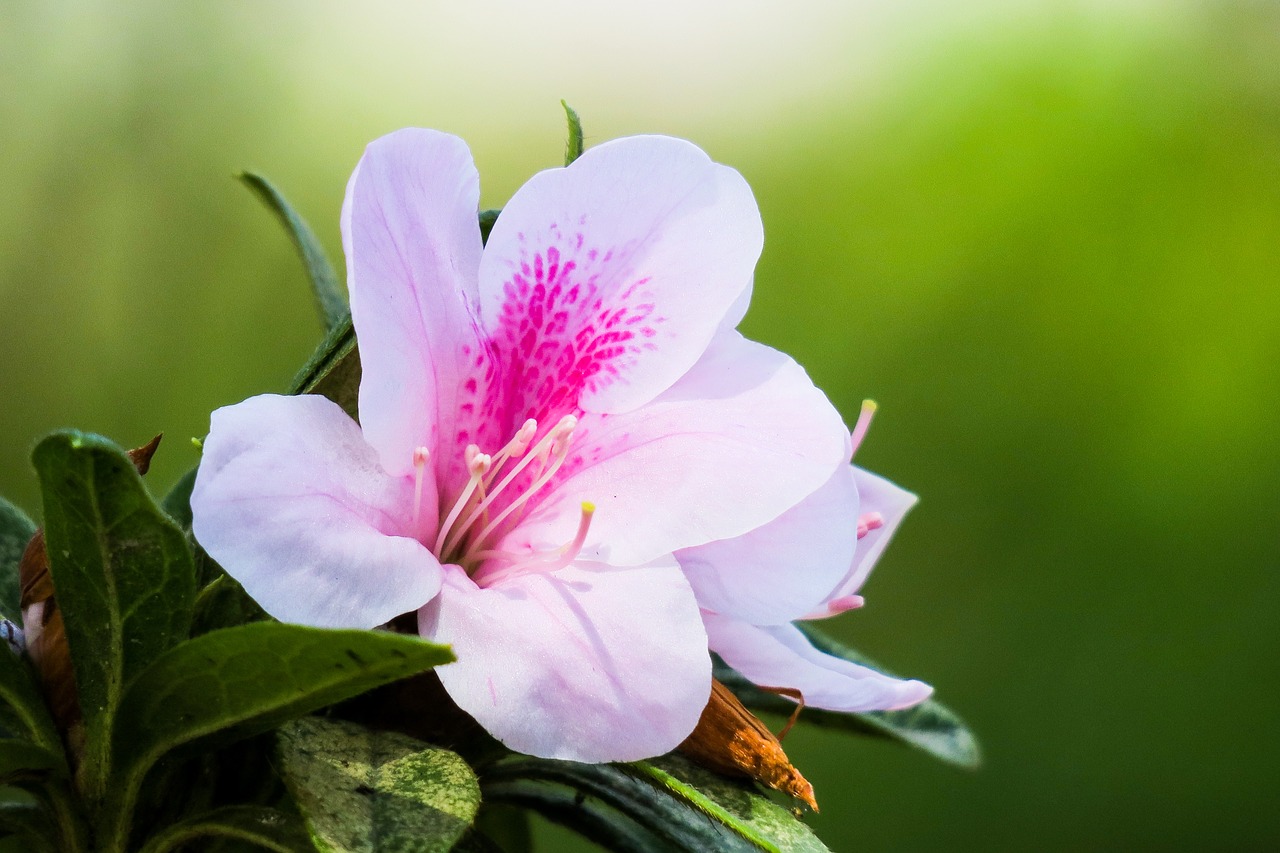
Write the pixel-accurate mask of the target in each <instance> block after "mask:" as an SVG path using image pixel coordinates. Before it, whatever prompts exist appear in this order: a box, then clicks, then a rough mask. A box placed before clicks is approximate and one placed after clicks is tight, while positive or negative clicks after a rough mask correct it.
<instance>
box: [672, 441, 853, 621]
mask: <svg viewBox="0 0 1280 853" xmlns="http://www.w3.org/2000/svg"><path fill="white" fill-rule="evenodd" d="M857 538H858V490H857V488H856V487H855V486H854V483H853V469H852V467H851V466H848V465H841V466H840V467H839V468H837V469H836V471H835V473H834V474H832V475H831V479H829V480H827V482H826V483H825V484H823V486H822V487H821V488H820V489H818V490H817V491H816V492H814V493H813V494H811V495H809V496H808V497H807V498H805V499H804V500H802V501H800V503H798V504H796V505H795V506H794V507H792V508H791V509H789V510H787V511H786V512H784V513H783V514H782V515H780V516H779V517H778V518H776V519H774V520H773V521H771V522H768V523H767V524H763V525H761V526H760V527H757V528H756V529H755V530H752V531H750V532H749V533H746V534H744V535H742V536H738V537H735V538H733V539H722V540H720V541H719V542H710V543H708V544H706V545H700V546H698V547H697V548H688V549H685V550H683V551H679V552H677V553H676V558H677V559H679V561H680V566H681V567H682V568H683V569H684V571H685V574H686V575H687V576H688V578H689V583H690V585H691V586H692V587H693V591H694V593H695V594H696V595H697V596H698V604H699V605H701V606H702V607H704V608H706V609H707V610H714V611H716V612H717V613H723V614H725V615H728V616H733V617H736V618H738V619H742V620H745V621H747V622H750V623H752V624H753V625H776V624H781V623H785V622H791V621H793V620H795V619H800V618H802V617H804V616H805V615H807V614H809V613H812V612H813V611H814V610H815V609H817V608H818V607H820V606H822V605H823V604H825V603H826V601H827V599H828V598H829V597H830V594H831V590H832V589H833V588H834V587H835V586H836V585H837V584H838V583H840V581H841V580H842V579H843V578H844V577H845V576H846V575H848V574H849V567H850V566H851V565H852V564H853V558H854V548H855V545H856V544H857Z"/></svg>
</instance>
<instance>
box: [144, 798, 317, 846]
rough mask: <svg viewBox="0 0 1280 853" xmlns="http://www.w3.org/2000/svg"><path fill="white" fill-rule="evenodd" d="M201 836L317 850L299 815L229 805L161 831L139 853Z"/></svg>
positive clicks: (256, 807)
mask: <svg viewBox="0 0 1280 853" xmlns="http://www.w3.org/2000/svg"><path fill="white" fill-rule="evenodd" d="M198 838H224V839H234V840H236V841H243V842H247V843H249V844H252V845H254V846H255V848H260V849H262V850H272V851H275V853H303V852H304V851H314V850H315V849H316V848H315V845H314V844H312V843H311V838H310V836H309V835H308V834H307V830H306V827H305V826H303V824H302V819H301V818H299V817H298V816H297V815H295V814H289V813H287V812H282V811H280V810H278V809H272V808H267V807H266V806H225V807H223V808H220V809H214V810H213V811H211V812H207V813H205V814H201V815H196V816H194V817H189V818H186V819H185V820H183V821H181V822H179V823H176V824H173V825H172V826H168V827H166V828H164V829H162V830H160V831H159V832H157V833H156V834H155V835H153V836H152V837H151V838H150V839H149V840H148V841H147V843H146V844H145V845H144V846H143V847H142V849H141V850H140V851H139V853H169V851H174V850H181V849H183V848H184V845H186V844H187V843H189V842H191V841H195V840H196V839H198Z"/></svg>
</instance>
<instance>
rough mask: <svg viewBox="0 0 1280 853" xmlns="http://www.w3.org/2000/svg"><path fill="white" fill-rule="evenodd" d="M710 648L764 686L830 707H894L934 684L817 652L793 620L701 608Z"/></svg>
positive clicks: (914, 700) (915, 700)
mask: <svg viewBox="0 0 1280 853" xmlns="http://www.w3.org/2000/svg"><path fill="white" fill-rule="evenodd" d="M703 621H704V622H705V624H706V626H707V637H708V638H709V640H710V642H711V650H712V651H714V652H715V653H716V654H718V655H720V657H722V658H724V661H725V663H727V664H729V666H731V667H733V668H734V669H736V670H737V671H738V672H740V673H742V674H743V675H745V676H746V677H747V678H749V679H751V680H752V681H754V682H755V683H756V684H759V685H762V686H765V687H791V688H794V689H796V690H799V691H800V692H801V693H802V694H803V695H804V702H805V704H806V705H809V706H811V707H814V708H826V709H827V710H828V711H845V712H857V711H896V710H898V709H900V708H909V707H910V706H912V705H916V704H919V703H920V702H923V701H924V700H925V699H927V698H929V694H931V693H932V692H933V688H932V687H930V686H929V685H927V684H925V683H923V682H920V681H906V680H902V679H898V678H892V677H890V676H887V675H884V674H883V673H879V672H876V671H875V670H874V669H870V668H869V667H865V666H859V665H858V664H856V663H850V662H849V661H846V660H841V659H840V658H837V657H833V656H831V655H829V654H826V653H824V652H820V651H818V650H817V649H815V648H814V647H813V646H812V645H810V643H809V641H808V640H807V639H805V636H804V634H801V633H800V631H799V629H798V628H796V627H795V626H794V625H775V626H772V627H768V628H762V627H758V626H756V625H749V624H747V623H746V622H740V621H738V620H736V619H731V618H729V617H727V616H718V615H716V614H712V613H704V614H703Z"/></svg>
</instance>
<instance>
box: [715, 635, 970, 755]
mask: <svg viewBox="0 0 1280 853" xmlns="http://www.w3.org/2000/svg"><path fill="white" fill-rule="evenodd" d="M796 627H797V628H799V629H800V630H801V631H802V632H803V633H804V634H805V636H806V637H808V638H809V642H811V643H813V646H814V648H816V649H818V650H819V651H823V652H826V653H827V654H829V655H833V656H835V657H838V658H841V659H843V660H847V661H851V662H852V663H856V664H860V665H862V666H866V667H870V668H871V669H874V670H876V671H877V672H883V673H885V674H886V675H891V673H890V672H889V671H888V670H886V669H885V668H884V667H881V666H879V665H878V664H876V663H873V662H872V661H871V660H869V659H868V658H866V657H865V656H864V655H862V654H861V653H859V652H856V651H854V650H853V649H851V648H849V647H848V646H845V645H843V644H841V643H839V642H837V641H835V640H833V639H831V638H830V637H828V636H827V635H825V634H823V633H822V632H821V631H818V630H817V629H815V628H813V627H811V626H809V625H806V624H804V623H798V624H797V625H796ZM715 677H716V678H718V679H720V681H721V682H723V683H724V685H725V686H726V687H728V688H729V689H730V690H732V691H733V692H734V693H735V694H736V695H737V697H738V699H739V700H740V701H741V702H742V704H743V705H746V706H747V707H748V708H751V709H753V710H757V711H764V712H770V713H776V714H790V713H791V712H793V711H794V710H795V708H796V706H795V703H794V702H791V701H788V700H786V699H783V698H782V697H781V696H777V695H775V694H773V693H768V692H766V691H764V690H761V689H760V688H758V687H756V686H755V685H754V684H752V683H751V682H750V681H748V680H747V679H746V678H744V677H743V676H741V675H740V674H738V673H737V672H735V671H734V670H733V669H731V668H729V667H728V666H726V665H725V664H724V663H723V662H722V661H719V660H717V661H716V668H715ZM800 722H801V723H810V724H812V725H815V726H822V727H828V728H835V729H842V730H844V731H849V732H856V733H858V734H863V735H871V736H873V737H881V738H888V739H890V740H896V741H898V742H900V743H904V744H907V745H908V746H913V747H915V748H917V749H920V750H923V751H924V752H927V753H929V754H930V755H932V756H933V757H934V758H938V759H940V760H942V761H945V762H947V763H948V764H954V765H956V766H958V767H965V768H974V767H977V766H978V765H979V764H981V763H982V753H981V751H980V750H979V748H978V741H977V739H976V738H974V736H973V733H972V732H971V731H969V728H968V727H967V726H966V725H965V724H964V721H963V720H961V719H960V718H959V717H958V716H956V714H955V713H954V712H953V711H951V710H950V709H948V708H947V707H946V706H945V705H943V704H942V703H941V702H937V701H935V700H933V699H926V700H925V701H924V702H922V703H920V704H919V705H916V706H915V707H913V708H907V709H906V710H903V711H866V712H863V713H858V714H846V713H842V712H839V711H826V710H823V709H821V708H805V709H804V710H803V711H801V712H800Z"/></svg>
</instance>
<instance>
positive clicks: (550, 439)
mask: <svg viewBox="0 0 1280 853" xmlns="http://www.w3.org/2000/svg"><path fill="white" fill-rule="evenodd" d="M530 424H533V427H532V429H533V430H535V431H536V430H537V428H538V424H537V421H535V420H533V419H532V418H530V419H529V420H527V421H525V422H524V426H522V427H520V432H518V433H516V439H513V440H512V443H514V442H515V441H516V440H518V439H520V436H521V433H524V432H525V430H526V429H528V428H529V425H530ZM577 426H578V419H577V418H576V417H575V416H573V415H565V416H564V417H563V418H561V419H560V421H559V422H558V423H557V424H556V425H555V426H554V427H552V428H551V429H550V431H548V432H547V434H546V435H544V436H543V437H542V440H541V441H539V442H538V443H537V444H535V445H534V446H533V449H532V450H530V451H529V452H527V453H525V454H524V456H523V457H522V458H521V459H520V462H519V463H518V464H517V465H516V466H515V467H514V468H512V469H511V470H510V471H508V472H507V476H505V477H503V478H502V482H500V483H498V485H497V487H496V488H495V489H493V491H491V492H489V494H488V495H486V496H485V497H484V498H483V499H482V500H481V501H480V502H479V503H478V504H476V507H475V509H473V510H471V512H470V513H468V514H467V517H466V520H464V521H463V522H462V524H460V525H459V526H458V529H457V530H456V531H455V532H454V535H453V536H451V537H449V542H448V543H447V544H448V550H450V551H452V550H453V549H454V548H455V547H457V545H458V543H459V542H460V541H462V537H463V535H464V534H465V533H466V531H467V530H469V529H470V528H471V525H473V524H475V522H476V519H477V518H479V517H480V516H481V515H482V514H483V513H485V512H486V511H487V510H488V509H489V507H490V506H491V505H492V504H493V501H494V499H496V498H497V497H498V495H499V494H501V493H502V491H503V489H505V488H507V486H509V485H511V483H512V481H514V480H515V478H516V477H518V476H519V475H520V472H521V471H523V470H524V469H525V468H527V467H529V465H530V464H531V463H532V462H533V461H534V460H535V459H545V458H546V456H545V454H547V453H548V452H554V451H555V449H556V442H557V440H558V439H560V438H561V437H563V438H565V439H566V441H565V442H564V444H565V447H566V454H565V455H567V447H568V441H567V439H568V437H569V436H570V435H572V434H573V431H574V430H575V429H576V428H577ZM526 444H527V439H526ZM563 461H564V460H563V459H562V458H560V459H559V462H557V464H555V465H554V466H552V470H550V471H549V472H548V471H547V470H545V469H544V470H543V472H542V473H540V474H539V476H538V478H537V479H536V480H535V481H534V485H532V486H530V487H529V488H528V489H526V490H525V492H524V494H523V495H521V496H520V497H519V498H518V499H516V500H515V501H514V502H513V503H512V504H511V506H508V507H507V508H506V509H505V510H503V511H502V512H501V513H499V514H498V517H497V518H495V519H493V520H492V521H490V522H489V523H488V524H487V525H486V526H485V528H484V530H483V531H482V532H481V534H480V535H479V536H477V537H476V538H475V540H474V541H472V543H471V547H472V548H476V547H478V546H479V545H480V543H481V542H482V541H483V540H484V538H485V536H487V535H488V534H489V533H490V532H491V531H492V530H493V529H494V528H495V527H497V526H498V524H500V523H501V522H502V521H503V519H505V518H506V517H507V516H508V515H510V514H511V512H512V510H513V509H514V508H515V507H518V506H520V505H521V504H522V503H524V502H525V501H526V500H528V499H529V498H530V497H532V496H533V493H534V492H536V491H537V490H538V489H540V488H542V486H543V485H544V484H545V483H546V481H547V480H549V479H550V478H551V475H552V474H554V473H555V469H558V468H559V467H560V463H562V462H563ZM437 553H439V549H437Z"/></svg>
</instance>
